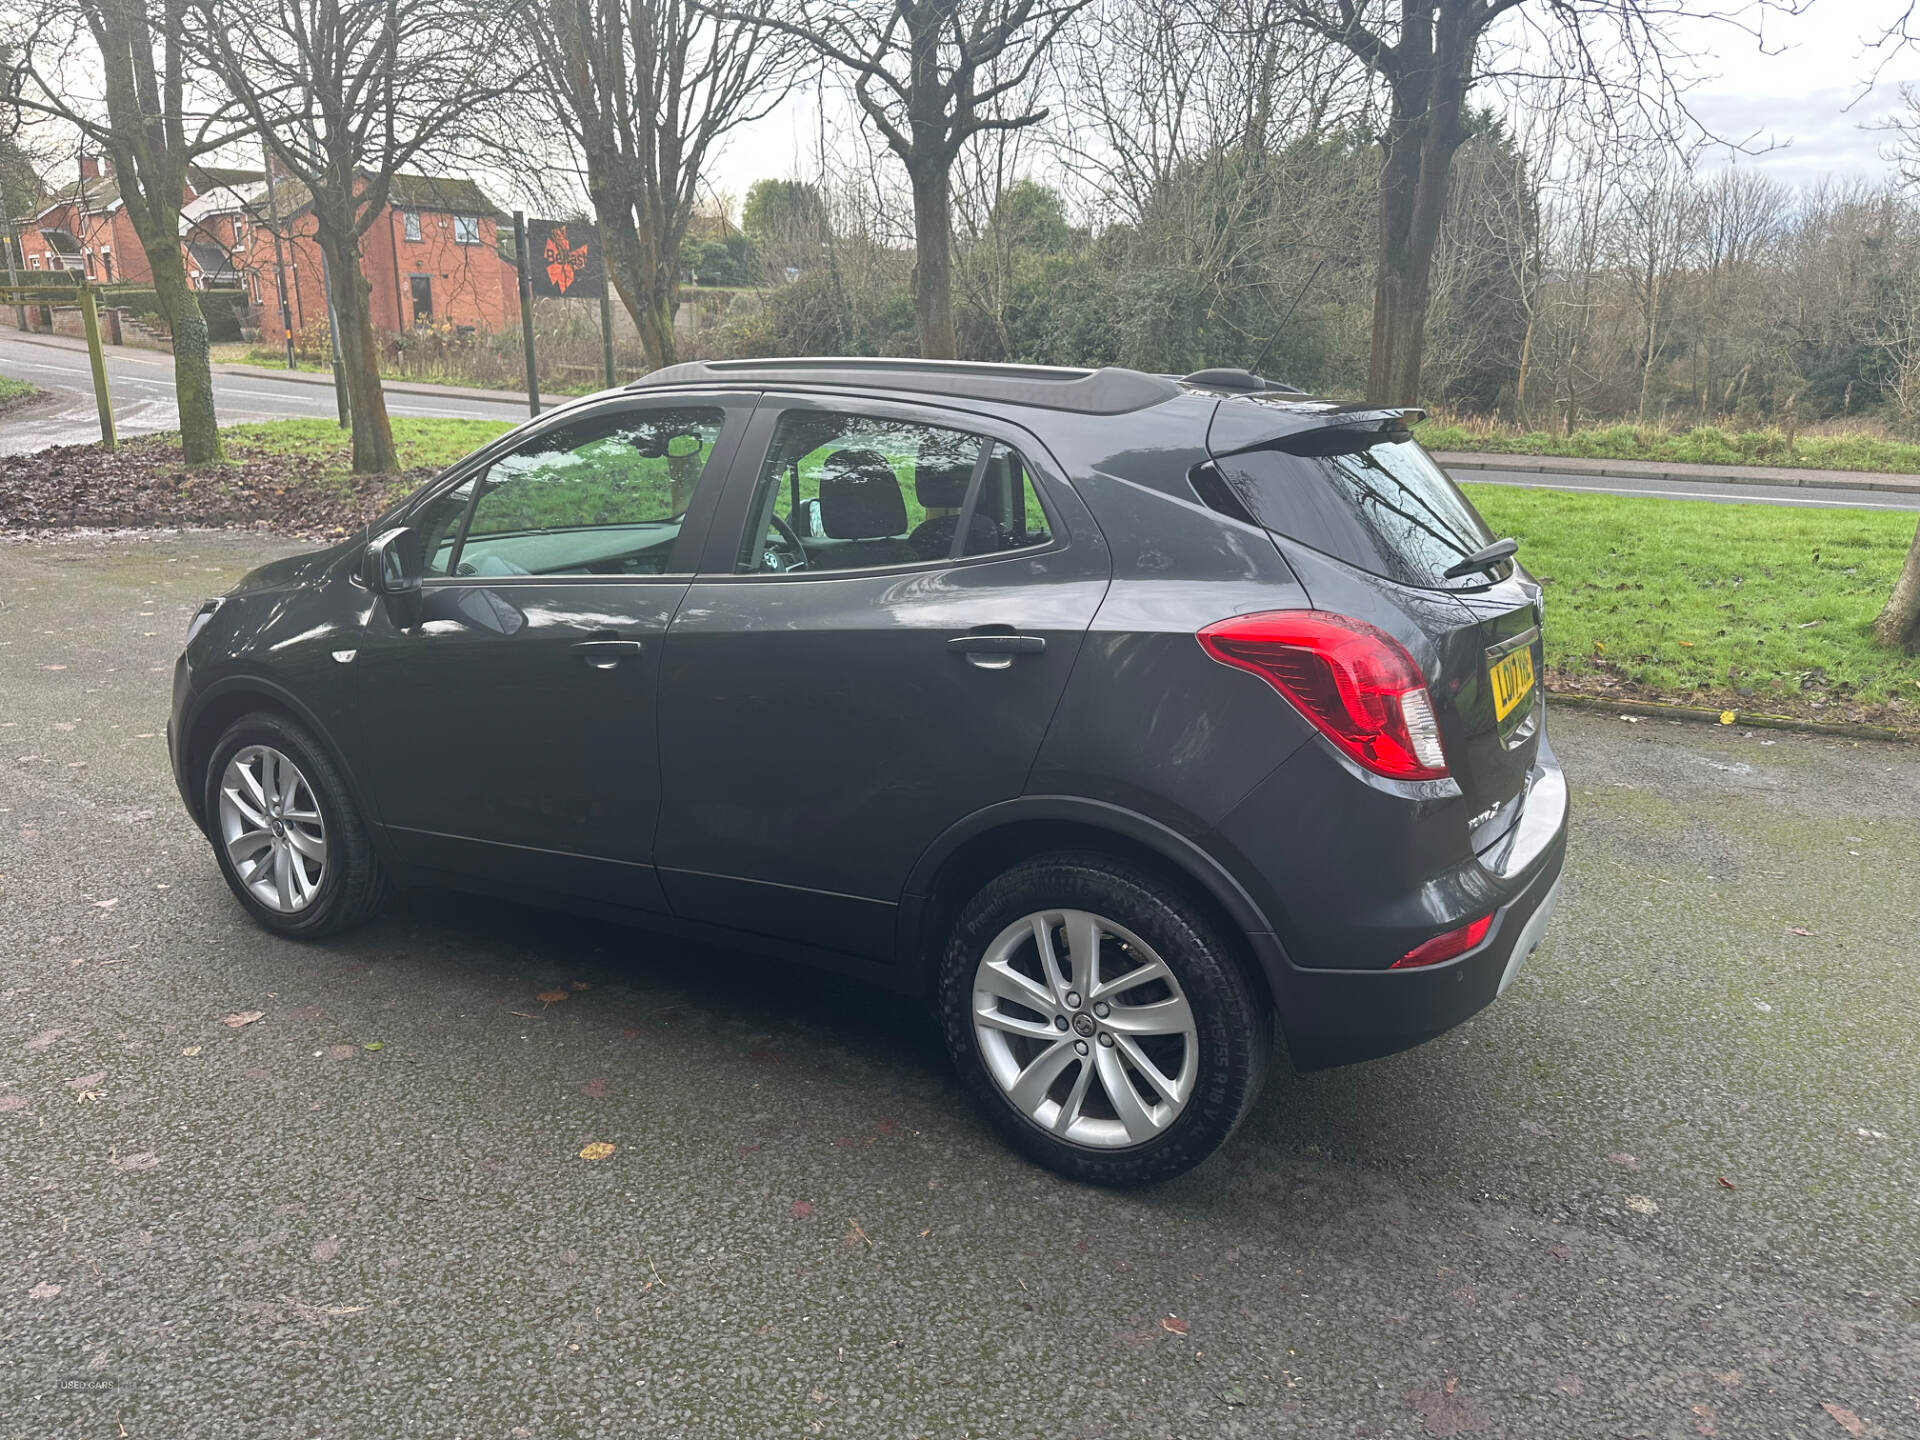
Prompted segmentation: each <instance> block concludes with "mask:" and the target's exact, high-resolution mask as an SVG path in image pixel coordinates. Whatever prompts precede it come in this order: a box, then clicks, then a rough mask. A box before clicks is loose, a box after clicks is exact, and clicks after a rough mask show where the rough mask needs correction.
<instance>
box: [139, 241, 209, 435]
mask: <svg viewBox="0 0 1920 1440" xmlns="http://www.w3.org/2000/svg"><path fill="white" fill-rule="evenodd" d="M142 248H143V249H146V250H147V266H148V269H150V270H151V271H152V272H153V294H154V298H155V300H157V301H158V302H159V305H160V313H161V314H162V315H163V316H165V317H166V321H167V329H168V330H169V331H170V332H171V333H172V335H173V389H174V395H175V398H176V402H177V404H178V406H179V409H180V448H181V450H182V452H183V453H184V454H185V457H186V462H187V464H188V465H190V466H192V465H207V464H211V463H212V462H213V461H215V460H218V459H220V458H221V452H220V421H219V420H218V419H217V418H216V417H215V415H214V412H213V364H212V358H211V355H210V351H209V342H208V340H207V318H206V316H205V315H203V314H201V313H200V297H199V296H197V295H195V294H194V292H193V286H192V285H191V284H190V283H189V282H188V280H187V267H186V262H185V261H183V260H182V259H181V258H180V247H179V245H178V244H174V245H157V246H152V247H146V246H143V247H142Z"/></svg>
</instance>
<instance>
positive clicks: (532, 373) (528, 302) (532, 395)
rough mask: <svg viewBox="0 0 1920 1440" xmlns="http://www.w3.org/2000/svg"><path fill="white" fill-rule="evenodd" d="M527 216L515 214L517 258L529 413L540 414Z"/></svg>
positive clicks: (531, 267)
mask: <svg viewBox="0 0 1920 1440" xmlns="http://www.w3.org/2000/svg"><path fill="white" fill-rule="evenodd" d="M527 229H528V226H527V216H526V212H525V211H524V210H516V211H514V212H513V257H514V265H515V268H517V269H518V270H519V272H520V339H521V342H522V343H523V344H524V345H525V346H526V351H527V413H528V414H529V415H538V414H539V413H540V375H539V372H538V371H537V370H536V369H535V368H534V359H533V277H532V273H531V272H532V269H533V264H532V257H531V256H529V255H528V254H527Z"/></svg>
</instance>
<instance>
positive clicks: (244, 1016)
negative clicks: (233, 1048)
mask: <svg viewBox="0 0 1920 1440" xmlns="http://www.w3.org/2000/svg"><path fill="white" fill-rule="evenodd" d="M266 1018H267V1012H266V1011H264V1010H236V1011H234V1012H233V1014H231V1015H229V1016H227V1018H226V1019H224V1020H222V1021H221V1022H220V1023H221V1024H222V1025H224V1026H226V1027H227V1028H228V1029H229V1030H238V1029H239V1028H240V1027H241V1026H242V1025H251V1024H253V1022H254V1021H256V1020H264V1019H266Z"/></svg>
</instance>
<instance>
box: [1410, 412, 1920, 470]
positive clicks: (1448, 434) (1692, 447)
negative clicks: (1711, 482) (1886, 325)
mask: <svg viewBox="0 0 1920 1440" xmlns="http://www.w3.org/2000/svg"><path fill="white" fill-rule="evenodd" d="M1416 433H1417V434H1418V435H1419V437H1420V443H1421V444H1423V445H1425V446H1426V447H1427V448H1428V449H1429V450H1439V451H1447V452H1463V451H1466V452H1471V451H1479V452H1482V453H1486V454H1494V455H1565V456H1574V457H1578V458H1580V459H1587V460H1661V461H1667V462H1670V463H1676V462H1677V463H1684V464H1690V465H1774V466H1786V467H1797V468H1799V469H1803V470H1867V471H1875V472H1879V473H1883V474H1893V475H1920V444H1913V443H1910V442H1908V441H1905V440H1888V439H1884V438H1882V437H1880V436H1876V435H1868V434H1862V433H1860V432H1857V431H1847V432H1845V433H1841V434H1831V435H1818V434H1814V435H1807V434H1802V435H1796V436H1795V437H1794V438H1793V439H1792V440H1791V441H1789V440H1788V439H1787V435H1786V432H1785V431H1783V430H1737V431H1736V430H1722V429H1720V428H1718V427H1717V426H1713V425H1697V426H1695V427H1694V428H1693V429H1691V430H1687V431H1684V432H1680V433H1675V432H1672V431H1668V430H1660V429H1656V428H1653V427H1650V426H1644V425H1608V426H1604V427H1598V428H1594V429H1588V430H1575V431H1573V432H1572V433H1571V434H1568V435H1550V434H1548V433H1547V432H1546V431H1543V430H1531V431H1521V430H1515V429H1512V428H1508V427H1502V426H1498V425H1491V424H1485V423H1462V422H1458V421H1455V422H1441V421H1437V420H1428V421H1423V422H1422V423H1421V424H1420V426H1419V427H1418V430H1417V432H1416Z"/></svg>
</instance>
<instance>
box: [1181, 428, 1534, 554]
mask: <svg viewBox="0 0 1920 1440" xmlns="http://www.w3.org/2000/svg"><path fill="white" fill-rule="evenodd" d="M1284 443H1285V445H1286V448H1285V449H1281V448H1279V446H1278V445H1274V446H1268V447H1265V448H1262V449H1258V450H1246V451H1242V452H1240V453H1239V454H1237V455H1228V456H1225V457H1223V458H1221V459H1219V460H1217V461H1215V462H1214V463H1215V466H1216V467H1217V468H1218V470H1219V472H1220V475H1221V477H1222V478H1223V479H1224V480H1225V481H1226V483H1227V486H1228V488H1229V489H1230V490H1231V491H1232V493H1233V498H1234V499H1235V500H1237V501H1238V502H1239V504H1240V505H1241V506H1244V507H1245V509H1246V511H1247V512H1248V514H1249V515H1250V516H1251V517H1252V518H1253V520H1254V521H1255V522H1256V523H1258V524H1260V525H1264V526H1265V527H1266V528H1267V529H1269V530H1273V531H1276V532H1278V533H1279V534H1281V535H1285V536H1287V537H1289V538H1290V539H1293V540H1298V541H1299V542H1300V543H1301V544H1303V545H1309V546H1312V547H1313V548H1314V549H1315V550H1319V551H1321V552H1322V553H1324V554H1327V555H1331V556H1333V557H1334V558H1335V559H1337V560H1344V561H1345V562H1346V563H1347V564H1349V565H1353V566H1356V567H1358V568H1359V569H1362V570H1365V571H1367V572H1368V573H1370V574H1374V575H1380V576H1383V577H1385V578H1386V579H1389V580H1396V581H1399V582H1400V583H1401V584H1403V585H1419V586H1424V587H1427V588H1430V589H1472V588H1476V587H1480V586H1484V585H1486V584H1487V582H1488V580H1489V578H1492V577H1489V575H1487V574H1486V573H1485V572H1480V573H1476V574H1472V575H1466V576H1462V577H1461V578H1459V579H1456V580H1449V579H1447V578H1446V570H1447V568H1448V567H1449V566H1451V565H1453V564H1454V563H1456V562H1457V561H1459V560H1460V559H1461V558H1462V557H1463V556H1466V555H1471V554H1472V553H1473V552H1474V551H1476V550H1478V549H1480V548H1481V547H1482V546H1484V545H1487V544H1489V543H1490V542H1491V541H1492V540H1493V538H1494V537H1493V532H1492V531H1490V530H1489V529H1487V525H1486V522H1485V521H1484V520H1482V519H1481V518H1480V516H1479V513H1478V512H1477V511H1476V510H1475V509H1474V508H1473V506H1472V505H1471V504H1470V503H1468V500H1467V497H1466V496H1464V495H1462V494H1461V493H1460V490H1459V488H1458V487H1457V486H1456V485H1455V484H1454V483H1453V481H1451V480H1449V479H1448V478H1447V476H1446V472H1444V471H1443V470H1441V468H1440V467H1439V466H1438V465H1436V464H1434V463H1433V460H1432V458H1431V457H1430V456H1429V455H1428V454H1427V452H1426V451H1424V450H1422V449H1421V448H1420V446H1419V444H1418V443H1417V442H1416V441H1415V440H1414V439H1413V438H1412V436H1410V435H1408V434H1407V432H1406V431H1404V430H1387V431H1379V430H1372V431H1361V430H1349V429H1339V428H1334V429H1328V430H1320V431H1312V432H1309V433H1308V434H1306V435H1291V436H1288V437H1287V439H1286V441H1285V442H1284ZM1495 573H1496V575H1498V574H1499V573H1500V572H1495Z"/></svg>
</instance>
